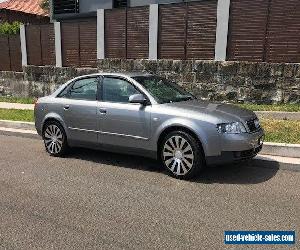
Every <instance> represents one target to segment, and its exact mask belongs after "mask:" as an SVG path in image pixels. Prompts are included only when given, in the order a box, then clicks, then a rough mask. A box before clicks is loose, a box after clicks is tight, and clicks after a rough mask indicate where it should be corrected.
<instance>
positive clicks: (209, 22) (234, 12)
mask: <svg viewBox="0 0 300 250" xmlns="http://www.w3.org/2000/svg"><path fill="white" fill-rule="evenodd" d="M219 1H220V0H219ZM217 6H218V0H202V1H194V2H186V3H175V4H163V5H159V10H158V40H157V47H158V49H157V50H158V51H157V57H158V58H162V59H182V60H184V59H199V60H214V58H215V45H216V28H217ZM149 12H150V8H149V6H144V7H134V8H121V9H112V10H105V13H104V24H105V27H104V28H105V31H104V38H105V40H104V44H105V51H104V55H105V58H128V59H143V58H145V59H146V58H148V57H149V26H150V24H149ZM228 25H229V31H228V41H227V60H229V61H253V62H287V63H288V62H297V63H299V62H300V1H299V0H287V1H282V0H251V1H250V0H243V1H241V0H231V2H230V18H229V24H228ZM60 27H61V34H60V35H61V49H62V51H61V55H62V66H73V67H96V64H97V18H96V17H94V18H81V19H77V20H76V21H63V22H61V26H60ZM26 47H27V62H28V64H29V65H55V64H56V62H55V59H56V55H55V34H54V25H53V24H49V25H28V26H26ZM0 58H1V60H0V70H14V71H20V70H22V67H21V48H20V37H19V36H18V35H17V36H1V37H0Z"/></svg>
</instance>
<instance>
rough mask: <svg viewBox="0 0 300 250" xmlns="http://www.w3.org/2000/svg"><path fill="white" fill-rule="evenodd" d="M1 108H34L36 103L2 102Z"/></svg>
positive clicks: (0, 103)
mask: <svg viewBox="0 0 300 250" xmlns="http://www.w3.org/2000/svg"><path fill="white" fill-rule="evenodd" d="M0 109H22V110H33V109H34V104H22V103H9V102H0Z"/></svg>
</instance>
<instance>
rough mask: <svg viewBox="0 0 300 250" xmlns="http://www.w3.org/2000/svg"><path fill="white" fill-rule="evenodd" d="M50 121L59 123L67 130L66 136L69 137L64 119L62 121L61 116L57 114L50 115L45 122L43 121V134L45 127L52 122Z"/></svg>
mask: <svg viewBox="0 0 300 250" xmlns="http://www.w3.org/2000/svg"><path fill="white" fill-rule="evenodd" d="M50 121H55V122H58V123H59V124H60V125H61V126H62V127H63V129H64V130H65V133H66V135H67V129H66V125H65V123H64V121H63V119H62V118H61V117H60V116H58V115H56V114H54V113H53V114H48V115H47V116H46V117H45V118H44V120H43V122H42V132H43V131H44V128H45V125H46V124H47V123H48V122H50ZM67 136H68V135H67Z"/></svg>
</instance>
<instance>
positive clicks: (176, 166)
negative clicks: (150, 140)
mask: <svg viewBox="0 0 300 250" xmlns="http://www.w3.org/2000/svg"><path fill="white" fill-rule="evenodd" d="M162 153H163V160H164V163H165V165H166V166H167V168H168V169H170V170H171V171H172V173H174V174H175V175H186V174H187V173H188V172H189V171H190V170H191V169H192V167H193V164H194V152H193V148H192V146H191V144H190V143H189V142H188V141H187V140H186V139H185V138H183V137H182V136H179V135H176V136H172V137H171V138H169V139H168V140H167V141H166V142H165V145H164V147H163V152H162Z"/></svg>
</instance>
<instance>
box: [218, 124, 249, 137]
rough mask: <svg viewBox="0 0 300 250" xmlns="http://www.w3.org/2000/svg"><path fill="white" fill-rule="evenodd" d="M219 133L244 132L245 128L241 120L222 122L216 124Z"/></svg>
mask: <svg viewBox="0 0 300 250" xmlns="http://www.w3.org/2000/svg"><path fill="white" fill-rule="evenodd" d="M217 129H218V132H219V133H220V134H222V133H225V134H241V133H246V132H247V131H246V128H245V126H244V125H243V124H242V123H241V122H232V123H222V124H218V125H217Z"/></svg>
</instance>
